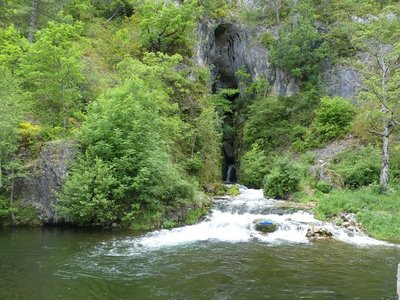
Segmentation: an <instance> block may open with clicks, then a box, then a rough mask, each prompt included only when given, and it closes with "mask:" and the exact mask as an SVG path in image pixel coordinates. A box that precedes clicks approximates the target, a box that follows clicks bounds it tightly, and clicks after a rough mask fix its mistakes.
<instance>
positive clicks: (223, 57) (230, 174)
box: [211, 24, 244, 183]
mask: <svg viewBox="0 0 400 300" xmlns="http://www.w3.org/2000/svg"><path fill="white" fill-rule="evenodd" d="M213 40H214V49H213V50H214V51H213V57H212V61H211V63H212V65H213V78H214V80H213V85H212V92H213V93H218V92H219V91H221V90H223V89H237V88H238V87H239V83H238V79H237V76H236V72H237V71H238V70H239V69H240V68H241V67H242V65H243V61H244V54H243V53H241V51H242V49H243V47H242V43H243V41H244V38H243V33H242V31H241V30H240V29H239V28H237V27H235V26H234V25H232V24H220V25H219V26H217V27H216V29H215V30H214V36H213ZM238 97H239V92H238V93H237V94H234V95H231V96H229V97H227V99H228V100H229V101H231V102H235V101H236V99H237V98H238ZM235 127H236V126H235V112H228V113H225V115H224V124H223V129H224V130H223V132H224V133H223V138H222V154H223V164H222V170H221V171H222V178H223V180H224V181H225V182H229V183H235V182H237V174H236V150H235V135H236V134H235Z"/></svg>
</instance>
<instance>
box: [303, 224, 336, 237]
mask: <svg viewBox="0 0 400 300" xmlns="http://www.w3.org/2000/svg"><path fill="white" fill-rule="evenodd" d="M332 236H333V234H332V232H330V231H329V230H328V229H327V228H325V227H320V226H312V227H310V228H309V229H308V230H307V233H306V237H308V238H310V239H328V238H331V237H332Z"/></svg>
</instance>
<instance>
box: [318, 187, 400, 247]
mask: <svg viewBox="0 0 400 300" xmlns="http://www.w3.org/2000/svg"><path fill="white" fill-rule="evenodd" d="M378 190H379V189H378V187H377V186H370V187H365V188H362V189H358V190H336V191H332V192H331V193H329V194H320V195H318V196H316V201H317V202H316V203H317V205H316V207H315V209H314V212H315V214H316V217H317V218H319V219H322V220H327V219H333V220H335V219H337V218H338V217H339V216H340V214H341V213H342V212H347V213H354V214H356V216H357V220H358V221H359V222H360V223H361V224H362V226H363V228H364V229H365V231H366V232H367V233H368V234H369V235H371V236H372V237H374V238H376V239H380V240H386V241H390V242H395V243H399V242H400V190H399V189H397V190H391V191H389V192H388V193H387V194H380V193H379V192H378Z"/></svg>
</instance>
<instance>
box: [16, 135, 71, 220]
mask: <svg viewBox="0 0 400 300" xmlns="http://www.w3.org/2000/svg"><path fill="white" fill-rule="evenodd" d="M76 150H77V148H76V143H75V142H73V141H53V142H49V143H47V144H46V145H45V146H44V148H43V150H42V151H41V153H40V154H39V158H38V159H36V160H35V161H33V162H31V163H30V164H29V166H27V167H26V168H27V171H28V176H27V177H26V178H23V179H19V180H18V181H17V182H16V192H17V195H16V198H17V200H18V201H20V202H21V203H22V204H23V203H27V204H31V205H33V206H34V207H35V208H36V209H37V211H38V212H39V218H40V219H41V220H42V222H43V223H55V222H57V218H56V216H55V213H54V204H55V203H56V197H55V194H54V193H55V192H56V191H58V190H59V189H60V187H61V186H62V184H63V182H64V178H65V176H66V175H67V172H68V165H69V163H70V162H71V161H72V160H74V159H75V157H76Z"/></svg>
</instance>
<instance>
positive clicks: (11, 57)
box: [0, 25, 29, 70]
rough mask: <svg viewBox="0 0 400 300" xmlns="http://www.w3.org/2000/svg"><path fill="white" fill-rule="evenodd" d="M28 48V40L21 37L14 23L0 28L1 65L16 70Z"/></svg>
mask: <svg viewBox="0 0 400 300" xmlns="http://www.w3.org/2000/svg"><path fill="white" fill-rule="evenodd" d="M28 48H29V45H28V41H27V40H26V39H25V38H23V37H21V35H20V34H19V32H18V31H17V29H16V28H15V26H14V25H10V26H8V27H6V28H4V29H2V28H0V65H4V66H7V67H8V68H10V69H11V70H14V69H15V68H16V67H17V63H18V61H19V60H20V58H21V57H22V56H23V55H24V53H25V52H26V51H27V49H28Z"/></svg>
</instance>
